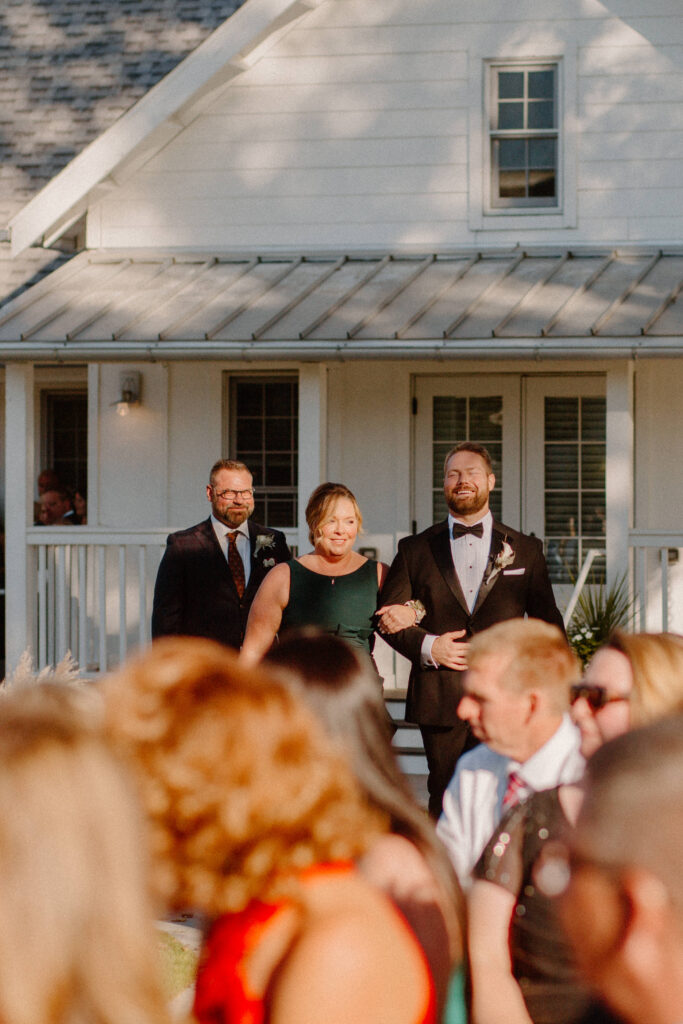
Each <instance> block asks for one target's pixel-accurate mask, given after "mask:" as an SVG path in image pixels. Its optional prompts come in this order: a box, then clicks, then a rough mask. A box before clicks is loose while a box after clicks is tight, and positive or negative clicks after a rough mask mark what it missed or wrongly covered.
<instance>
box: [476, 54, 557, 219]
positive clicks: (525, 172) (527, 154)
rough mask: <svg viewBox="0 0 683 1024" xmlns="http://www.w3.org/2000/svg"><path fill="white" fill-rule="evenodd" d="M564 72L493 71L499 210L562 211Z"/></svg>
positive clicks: (506, 67)
mask: <svg viewBox="0 0 683 1024" xmlns="http://www.w3.org/2000/svg"><path fill="white" fill-rule="evenodd" d="M558 72H559V68H558V65H557V64H556V63H547V64H535V63H534V64H516V63H506V64H492V65H490V68H489V73H490V76H491V77H490V87H489V100H490V102H489V152H490V173H491V182H490V197H489V205H490V208H491V209H493V210H505V209H511V210H513V209H515V208H519V209H536V208H538V209H542V210H548V211H549V212H552V211H553V210H557V209H558V208H559V206H560V134H559V109H558V106H559V105H558V84H559V73H558Z"/></svg>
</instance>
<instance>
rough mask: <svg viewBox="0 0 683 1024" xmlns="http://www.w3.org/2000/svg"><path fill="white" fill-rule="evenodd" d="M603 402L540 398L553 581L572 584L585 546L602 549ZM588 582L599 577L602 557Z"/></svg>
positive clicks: (601, 568)
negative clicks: (543, 424) (543, 405)
mask: <svg viewBox="0 0 683 1024" xmlns="http://www.w3.org/2000/svg"><path fill="white" fill-rule="evenodd" d="M605 413H606V406H605V399H604V398H584V397H581V398H578V397H577V398H555V397H549V396H548V397H546V399H545V467H544V470H545V538H546V551H547V558H548V569H549V571H550V578H551V580H552V582H553V583H573V582H575V580H576V578H577V576H578V574H579V571H580V568H581V565H582V564H583V561H584V559H585V557H586V553H587V552H588V549H589V548H599V549H601V550H602V549H604V545H605V420H606V416H605ZM593 566H594V567H593V568H592V569H591V574H590V576H589V582H591V583H599V582H601V581H602V580H603V579H604V559H599V560H597V561H596V562H594V563H593Z"/></svg>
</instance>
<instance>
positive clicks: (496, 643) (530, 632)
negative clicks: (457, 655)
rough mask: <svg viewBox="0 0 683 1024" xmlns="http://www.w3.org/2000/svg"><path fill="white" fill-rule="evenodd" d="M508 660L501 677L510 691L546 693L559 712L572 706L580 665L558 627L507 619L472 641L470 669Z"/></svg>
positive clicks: (469, 659) (469, 657) (468, 663)
mask: <svg viewBox="0 0 683 1024" xmlns="http://www.w3.org/2000/svg"><path fill="white" fill-rule="evenodd" d="M490 657H504V658H507V659H509V664H508V666H507V668H506V670H505V672H504V673H503V675H502V677H501V680H500V682H501V685H502V686H503V687H504V688H505V689H508V690H512V691H517V692H523V691H525V690H536V689H539V690H544V691H546V693H548V694H549V695H550V696H551V702H552V705H553V707H554V709H555V710H557V711H564V710H565V709H566V708H567V707H568V705H569V687H570V686H571V684H572V683H574V682H576V680H577V679H578V678H579V676H580V674H581V673H580V669H579V662H578V659H577V657H576V655H575V654H574V652H573V651H572V649H571V648H570V646H569V644H568V643H567V639H566V637H565V636H564V634H563V633H562V631H561V630H560V629H558V627H557V626H553V625H551V624H550V623H548V622H543V621H542V620H540V619H507V620H506V621H505V622H499V623H497V624H496V625H495V626H491V627H490V628H489V629H485V630H484V631H483V632H482V633H477V635H476V636H475V637H473V639H472V640H471V641H470V645H469V648H468V652H467V665H468V668H476V667H477V666H479V665H481V662H482V661H483V660H484V659H485V658H490Z"/></svg>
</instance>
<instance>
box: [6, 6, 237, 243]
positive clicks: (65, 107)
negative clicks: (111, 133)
mask: <svg viewBox="0 0 683 1024" xmlns="http://www.w3.org/2000/svg"><path fill="white" fill-rule="evenodd" d="M243 2H244V0H3V2H2V5H1V6H0V229H2V228H4V227H5V226H6V224H7V221H8V220H9V218H10V217H12V216H13V215H14V214H15V213H16V212H17V211H18V210H19V209H20V208H21V207H22V206H23V205H24V204H25V203H26V202H27V201H28V200H29V199H30V198H31V197H32V196H33V195H35V193H36V192H38V191H39V190H40V189H41V188H42V187H43V186H44V185H45V184H46V183H47V182H48V181H50V180H51V179H52V178H53V177H54V176H55V175H56V174H57V173H58V171H60V170H61V169H62V168H63V167H64V166H65V165H66V164H67V163H68V162H69V161H70V160H71V159H72V158H73V157H74V156H76V155H77V154H78V153H80V152H81V150H82V149H84V148H85V146H87V145H88V143H90V142H92V140H93V139H95V138H96V137H97V136H98V135H100V134H101V133H102V132H103V131H105V129H107V128H109V127H110V125H111V124H113V122H114V121H115V120H116V119H117V118H118V117H120V116H121V114H123V113H125V111H127V110H128V109H129V108H130V107H132V106H133V104H134V103H135V102H136V101H137V100H139V99H140V97H141V96H143V95H144V94H145V93H146V92H147V91H148V90H149V89H150V88H151V87H152V86H153V85H155V84H156V83H157V82H158V81H159V80H160V79H161V78H163V77H164V75H166V74H168V72H169V71H171V70H172V69H173V68H174V67H175V65H176V64H178V63H179V62H180V61H181V60H182V59H183V58H184V57H186V56H187V54H189V53H190V52H191V51H192V50H194V49H195V48H196V47H197V46H198V45H199V44H200V43H201V42H203V40H204V39H206V37H207V36H208V35H209V34H210V33H211V32H213V31H214V30H215V29H216V28H218V26H219V25H221V24H222V23H223V22H224V21H225V20H226V18H228V17H229V16H230V15H231V14H232V13H233V12H234V11H235V10H236V9H237V8H238V7H240V6H241V4H242V3H243Z"/></svg>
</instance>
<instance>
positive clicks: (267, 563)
mask: <svg viewBox="0 0 683 1024" xmlns="http://www.w3.org/2000/svg"><path fill="white" fill-rule="evenodd" d="M274 565H275V559H274V558H264V559H263V568H264V569H272V568H273V566H274Z"/></svg>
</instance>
